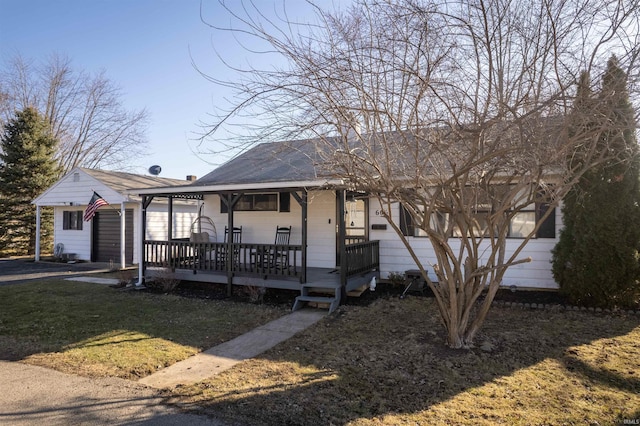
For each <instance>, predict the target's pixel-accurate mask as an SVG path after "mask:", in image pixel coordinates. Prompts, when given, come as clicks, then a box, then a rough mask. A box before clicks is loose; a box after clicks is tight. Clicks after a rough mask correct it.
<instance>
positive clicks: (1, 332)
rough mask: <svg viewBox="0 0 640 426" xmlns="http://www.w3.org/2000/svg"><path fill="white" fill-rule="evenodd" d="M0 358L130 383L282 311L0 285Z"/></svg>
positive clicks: (54, 286) (58, 285)
mask: <svg viewBox="0 0 640 426" xmlns="http://www.w3.org/2000/svg"><path fill="white" fill-rule="evenodd" d="M0 300H1V301H2V308H1V309H0V359H3V360H12V361H18V360H21V361H23V362H27V363H30V364H36V365H40V366H43V367H48V368H54V369H56V370H59V371H63V372H68V373H74V374H81V375H84V376H89V377H105V376H112V377H122V378H126V379H137V378H140V377H144V376H147V375H149V374H151V373H154V372H155V371H157V370H159V369H162V368H164V367H166V366H169V365H171V364H174V363H175V362H178V361H181V360H183V359H185V358H187V357H189V356H190V355H193V354H195V353H197V352H200V351H202V350H204V349H208V348H209V347H211V346H215V345H217V344H219V343H221V342H224V341H227V340H230V339H232V338H234V337H236V336H238V335H240V334H242V333H245V332H247V331H249V330H251V329H253V328H255V327H257V326H260V325H262V324H265V323H267V322H269V321H271V320H273V319H276V318H278V317H279V316H282V315H283V314H285V313H287V312H288V310H287V309H285V308H283V307H273V306H256V305H253V304H248V303H238V302H233V301H221V300H202V299H188V298H183V297H179V296H174V295H160V294H149V293H145V292H139V291H135V290H132V291H123V290H116V289H113V288H109V287H107V286H101V285H97V284H89V283H81V282H69V281H62V280H49V281H41V282H33V283H28V284H20V285H11V286H0Z"/></svg>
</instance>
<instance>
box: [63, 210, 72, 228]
mask: <svg viewBox="0 0 640 426" xmlns="http://www.w3.org/2000/svg"><path fill="white" fill-rule="evenodd" d="M70 213H71V212H67V211H64V212H62V229H69V216H70Z"/></svg>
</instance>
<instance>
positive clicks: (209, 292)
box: [147, 281, 569, 306]
mask: <svg viewBox="0 0 640 426" xmlns="http://www.w3.org/2000/svg"><path fill="white" fill-rule="evenodd" d="M404 290H405V288H404V286H398V285H392V284H390V283H386V282H384V281H383V282H379V283H378V285H377V287H376V290H375V291H370V290H366V291H365V292H364V293H362V294H361V295H360V296H348V297H347V299H346V301H345V305H353V306H368V305H369V304H371V303H372V302H373V301H375V300H377V299H381V298H391V299H393V298H401V296H402V294H403V292H404ZM147 291H152V292H156V291H157V290H154V289H148V290H147ZM172 293H173V294H176V295H179V296H182V297H188V298H200V299H213V300H222V299H229V300H233V301H238V302H253V303H264V304H266V305H271V306H278V305H289V306H292V305H293V302H294V300H295V298H296V296H298V295H299V294H300V292H298V291H295V290H281V289H274V288H269V289H267V290H266V292H264V294H263V295H261V297H260V298H259V299H258V300H257V301H254V300H253V298H252V296H255V295H252V294H251V290H250V289H249V288H247V287H239V286H234V287H233V293H232V296H231V297H228V296H227V286H226V284H212V283H201V282H191V281H183V282H182V283H180V285H178V287H176V288H175V289H174V290H173V292H172ZM406 296H407V297H433V293H432V292H431V290H430V289H429V288H425V289H424V290H423V291H421V292H418V291H410V292H407V293H406ZM495 300H496V301H504V302H516V303H537V304H548V305H568V304H569V303H568V301H567V300H566V298H565V297H563V296H562V295H561V294H559V293H558V292H557V291H545V290H542V291H537V290H517V291H512V290H510V289H500V290H498V293H497V294H496V297H495Z"/></svg>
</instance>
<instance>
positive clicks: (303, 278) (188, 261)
mask: <svg viewBox="0 0 640 426" xmlns="http://www.w3.org/2000/svg"><path fill="white" fill-rule="evenodd" d="M301 258H302V246H300V245H275V244H245V243H199V242H190V241H183V240H172V241H145V243H144V259H145V266H146V273H145V275H146V276H147V277H153V276H154V275H155V274H156V273H157V272H158V271H160V270H164V269H169V270H171V271H172V273H173V274H174V276H175V278H177V279H180V280H184V281H199V282H208V283H217V284H227V285H228V293H229V294H231V288H232V286H234V285H239V286H255V287H265V288H277V289H287V290H298V291H300V292H301V297H300V299H305V300H301V302H313V301H317V302H320V303H322V302H326V303H329V304H331V305H332V307H333V308H330V310H333V309H335V306H337V305H338V304H339V303H340V301H341V300H342V298H343V297H344V296H345V295H346V294H347V293H349V292H351V291H354V290H356V289H358V288H361V287H363V286H365V285H366V284H368V283H369V282H370V281H371V279H372V278H373V277H376V278H379V272H378V269H379V264H380V257H379V242H378V241H363V242H356V243H351V244H345V245H344V255H343V256H342V257H341V259H342V261H341V264H342V265H344V266H342V267H338V268H317V267H308V266H306V265H304V264H303V262H301ZM315 293H329V294H330V295H332V296H331V299H332V300H331V301H329V300H326V299H327V297H326V296H324V297H321V296H313V294H315Z"/></svg>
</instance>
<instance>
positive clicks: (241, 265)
mask: <svg viewBox="0 0 640 426" xmlns="http://www.w3.org/2000/svg"><path fill="white" fill-rule="evenodd" d="M144 253H145V262H146V265H147V266H151V267H165V268H171V269H190V270H194V271H211V272H229V271H231V272H248V273H253V274H256V275H279V276H294V277H298V276H300V270H299V262H300V257H301V253H302V246H300V245H275V244H245V243H240V244H226V243H196V242H190V241H181V240H171V241H151V240H147V241H145V242H144Z"/></svg>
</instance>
